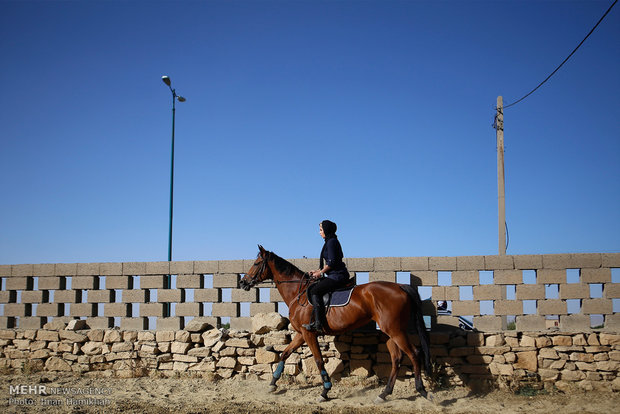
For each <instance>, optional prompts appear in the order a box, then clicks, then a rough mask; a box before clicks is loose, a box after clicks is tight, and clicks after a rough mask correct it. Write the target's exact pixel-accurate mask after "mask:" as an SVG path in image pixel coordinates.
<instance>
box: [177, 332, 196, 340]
mask: <svg viewBox="0 0 620 414" xmlns="http://www.w3.org/2000/svg"><path fill="white" fill-rule="evenodd" d="M191 338H192V336H191V334H190V333H189V332H188V331H177V332H176V333H175V335H174V340H175V341H177V342H191Z"/></svg>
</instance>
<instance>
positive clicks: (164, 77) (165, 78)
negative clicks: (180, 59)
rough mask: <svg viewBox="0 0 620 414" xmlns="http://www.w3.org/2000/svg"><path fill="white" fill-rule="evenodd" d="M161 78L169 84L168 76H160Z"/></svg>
mask: <svg viewBox="0 0 620 414" xmlns="http://www.w3.org/2000/svg"><path fill="white" fill-rule="evenodd" d="M161 80H162V81H163V82H164V83H165V84H166V85H168V86H170V78H169V77H168V76H165V75H164V76H162V77H161Z"/></svg>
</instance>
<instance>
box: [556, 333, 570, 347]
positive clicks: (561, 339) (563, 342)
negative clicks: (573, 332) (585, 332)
mask: <svg viewBox="0 0 620 414" xmlns="http://www.w3.org/2000/svg"><path fill="white" fill-rule="evenodd" d="M552 342H553V345H555V346H572V345H573V338H571V337H570V336H563V335H558V336H554V337H553V339H552Z"/></svg>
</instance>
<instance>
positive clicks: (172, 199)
mask: <svg viewBox="0 0 620 414" xmlns="http://www.w3.org/2000/svg"><path fill="white" fill-rule="evenodd" d="M161 80H162V81H163V82H164V83H165V84H166V85H168V88H170V92H172V151H171V155H170V225H169V227H168V261H169V262H170V261H172V210H173V204H174V113H175V109H176V106H175V104H176V101H177V100H178V101H179V102H185V98H184V97H182V96H179V95H177V92H176V90H175V89H173V88H172V86H171V82H170V78H169V77H168V76H162V77H161Z"/></svg>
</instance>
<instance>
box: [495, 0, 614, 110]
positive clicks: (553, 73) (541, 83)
mask: <svg viewBox="0 0 620 414" xmlns="http://www.w3.org/2000/svg"><path fill="white" fill-rule="evenodd" d="M616 3H618V0H615V1H614V2H613V4H612V5H611V6H609V8H608V9H607V11H606V12H605V14H603V17H601V18H600V19H599V21H598V22H597V23H596V24H595V25H594V27H593V28H592V30H590V33H588V34H587V35H586V37H584V38H583V40H582V41H581V43H579V44H578V45H577V47H576V48H575V49H574V50H573V51H572V52H571V53H570V55H568V57H567V58H566V59H564V61H563V62H562V63H560V66H558V67H557V68H555V70H554V71H553V72H551V75H549V76H547V78H546V79H545V80H544V81H542V82H540V83H539V84H538V86H536V87H535V88H534V89H532V90H531V91H530V92H529V93H527V94H526V95H525V96H523V97H522V98H521V99H519V100H517V101H515V102H513V103H511V104H509V105H505V106H504V109H506V108H510V107H511V106H514V105H516V104H518V103H519V102H521V101H522V100H524V99H525V98H527V97H528V96H530V95H531V94H533V93H534V92H536V90H537V89H538V88H540V87H541V86H543V84H544V83H545V82H547V81H548V80H549V78H551V77H552V76H553V75H555V73H556V72H557V71H558V70H560V68H561V67H562V66H563V65H564V64H565V63H566V62H567V61H568V59H570V58H571V56H573V55H574V54H575V52H576V51H577V49H579V47H581V45H582V44H583V42H585V41H586V39H587V38H588V37H590V35H591V34H592V33H593V32H594V30H596V28H597V27H598V25H599V24H601V22H602V21H603V19H604V18H605V17H606V16H607V14H609V12H610V11H611V9H612V8H613V7H614V6H615V5H616Z"/></svg>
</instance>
